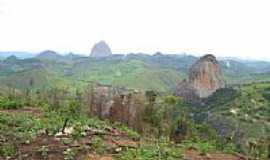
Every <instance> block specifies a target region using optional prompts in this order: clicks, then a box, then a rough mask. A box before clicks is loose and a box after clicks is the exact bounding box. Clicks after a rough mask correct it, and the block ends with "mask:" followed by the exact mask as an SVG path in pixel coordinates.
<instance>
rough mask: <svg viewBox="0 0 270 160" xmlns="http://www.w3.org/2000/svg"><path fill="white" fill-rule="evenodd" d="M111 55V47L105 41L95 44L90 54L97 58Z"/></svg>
mask: <svg viewBox="0 0 270 160" xmlns="http://www.w3.org/2000/svg"><path fill="white" fill-rule="evenodd" d="M111 55H112V52H111V49H110V47H109V45H108V44H107V43H106V42H105V41H100V42H99V43H97V44H95V45H94V47H93V48H92V51H91V54H90V56H91V57H95V58H103V57H108V56H111Z"/></svg>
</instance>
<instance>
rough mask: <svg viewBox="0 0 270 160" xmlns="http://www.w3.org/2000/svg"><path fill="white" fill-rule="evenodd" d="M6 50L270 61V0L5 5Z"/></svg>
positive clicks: (0, 20)
mask: <svg viewBox="0 0 270 160" xmlns="http://www.w3.org/2000/svg"><path fill="white" fill-rule="evenodd" d="M3 2H5V4H6V5H5V6H4V11H5V14H3V15H1V16H0V35H1V36H0V44H1V45H0V50H24V51H29V50H30V51H41V50H44V49H53V50H56V51H60V52H68V51H75V52H83V53H89V52H90V49H91V47H92V45H93V44H94V43H96V42H97V41H99V40H103V39H104V40H106V41H107V42H108V43H109V45H110V46H111V47H112V50H113V51H114V52H115V53H117V52H121V53H127V52H149V53H154V52H156V51H162V52H170V53H181V52H188V53H196V54H198V53H199V54H204V53H213V54H216V55H218V56H240V57H268V58H270V45H269V42H270V30H269V28H270V21H269V15H270V10H269V7H270V2H269V1H268V0H203V1H202V0H113V1H112V0H23V1H22V0H4V1H3Z"/></svg>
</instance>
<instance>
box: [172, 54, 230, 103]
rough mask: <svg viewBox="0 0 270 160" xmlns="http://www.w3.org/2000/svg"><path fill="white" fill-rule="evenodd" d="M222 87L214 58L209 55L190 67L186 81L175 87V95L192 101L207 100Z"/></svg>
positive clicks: (223, 85) (222, 80) (221, 77)
mask: <svg viewBox="0 0 270 160" xmlns="http://www.w3.org/2000/svg"><path fill="white" fill-rule="evenodd" d="M224 87H225V81H224V77H223V75H222V73H221V70H220V67H219V64H218V61H217V59H216V57H215V56H213V55H210V54H209V55H205V56H203V57H201V58H200V59H199V60H198V61H197V62H196V63H195V64H193V65H192V66H191V68H190V72H189V78H188V80H184V81H183V82H182V83H180V84H179V85H178V86H177V89H176V93H175V94H176V95H177V96H181V97H183V98H185V99H186V100H190V101H193V100H195V99H202V98H207V97H209V96H210V95H212V94H213V93H214V92H216V91H217V90H218V89H220V88H224Z"/></svg>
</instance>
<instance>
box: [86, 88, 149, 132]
mask: <svg viewBox="0 0 270 160" xmlns="http://www.w3.org/2000/svg"><path fill="white" fill-rule="evenodd" d="M85 96H86V98H84V99H86V100H87V102H86V105H85V106H86V107H85V109H86V111H87V112H88V113H89V114H90V115H92V116H98V117H99V118H106V119H109V120H111V121H113V122H115V121H118V122H121V123H124V124H127V125H128V126H131V127H133V128H138V127H139V126H138V125H139V124H138V123H137V121H138V118H139V117H140V115H142V110H143V109H144V104H145V101H146V98H145V94H144V93H143V92H140V91H137V90H128V89H125V88H117V87H111V86H104V85H96V86H92V87H91V88H90V89H89V90H88V93H86V94H85Z"/></svg>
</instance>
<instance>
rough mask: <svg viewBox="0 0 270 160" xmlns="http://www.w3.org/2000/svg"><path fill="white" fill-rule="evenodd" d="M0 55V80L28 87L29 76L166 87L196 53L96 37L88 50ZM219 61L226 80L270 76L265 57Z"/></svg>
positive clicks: (183, 74) (61, 83) (69, 82)
mask: <svg viewBox="0 0 270 160" xmlns="http://www.w3.org/2000/svg"><path fill="white" fill-rule="evenodd" d="M0 59H2V60H0V68H1V69H0V85H4V86H6V85H9V86H15V87H16V88H19V89H25V88H27V87H28V85H27V83H28V81H29V79H31V77H32V78H35V79H36V81H35V82H36V83H35V88H36V89H41V88H42V87H43V88H44V87H45V88H46V87H69V88H73V89H75V88H80V87H83V86H85V85H87V84H88V83H92V82H97V83H100V84H104V85H113V86H125V87H129V88H138V89H153V90H159V91H162V92H167V91H173V90H174V89H175V88H176V86H177V84H178V83H179V82H181V81H182V80H183V79H185V78H187V74H188V73H189V69H190V67H191V65H192V64H193V63H194V62H196V61H197V60H198V59H199V57H196V56H192V55H187V54H163V53H160V52H157V53H156V54H154V55H150V54H143V53H138V54H134V53H130V54H112V53H111V50H110V48H109V46H108V45H107V44H106V43H105V42H103V41H101V42H99V43H97V44H96V45H95V46H94V47H93V49H92V52H91V54H90V55H89V56H82V55H78V54H75V53H69V54H65V55H63V54H59V53H57V52H55V51H51V50H46V51H43V52H41V53H39V54H34V53H28V52H0ZM218 62H219V65H220V68H221V71H222V73H223V74H224V76H225V79H226V82H227V84H229V85H234V84H243V83H253V82H261V81H270V62H267V61H258V60H243V59H238V58H219V59H218ZM29 75H31V76H29Z"/></svg>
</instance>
